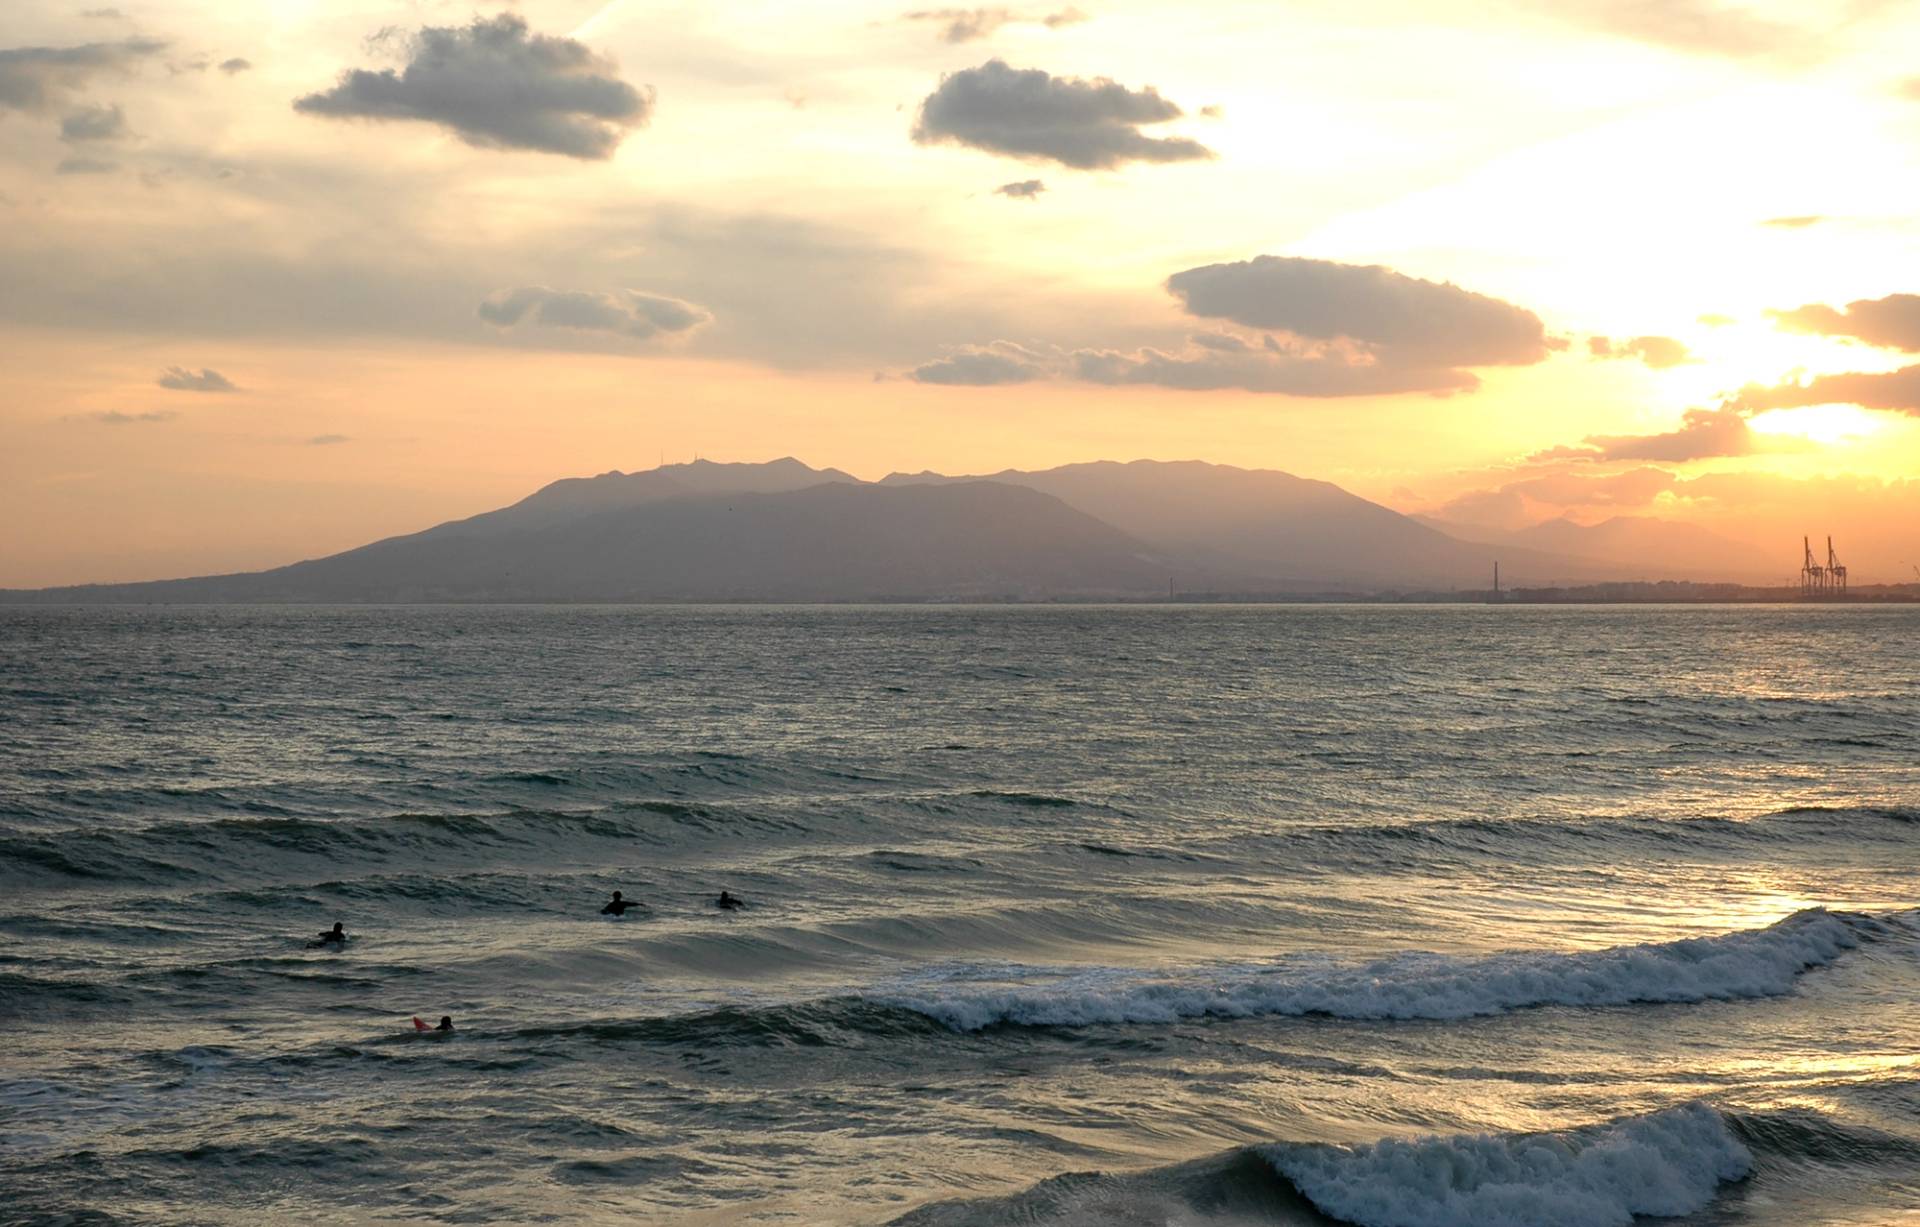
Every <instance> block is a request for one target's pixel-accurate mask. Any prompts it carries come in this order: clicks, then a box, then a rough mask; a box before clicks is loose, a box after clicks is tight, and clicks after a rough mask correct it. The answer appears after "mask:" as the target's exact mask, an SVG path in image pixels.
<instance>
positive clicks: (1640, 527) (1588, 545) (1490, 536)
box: [1418, 516, 1792, 583]
mask: <svg viewBox="0 0 1920 1227" xmlns="http://www.w3.org/2000/svg"><path fill="white" fill-rule="evenodd" d="M1418 518H1419V519H1420V520H1421V522H1422V523H1425V524H1428V525H1430V526H1432V527H1434V528H1437V529H1439V530H1440V531H1442V532H1448V533H1452V534H1454V535H1457V536H1459V537H1460V538H1462V539H1463V540H1470V541H1480V542H1484V543H1486V544H1489V545H1496V546H1507V547H1514V546H1517V547H1520V548H1524V549H1534V550H1546V551H1551V552H1553V553H1557V554H1562V555H1566V556H1568V557H1572V558H1580V559H1586V560H1588V561H1590V562H1593V563H1597V564H1604V565H1605V566H1607V567H1608V568H1609V569H1610V570H1611V571H1612V572H1613V573H1614V574H1616V575H1617V576H1619V577H1621V578H1626V579H1661V578H1687V579H1695V580H1700V581H1703V582H1705V581H1737V582H1745V583H1768V582H1774V583H1777V582H1779V574H1777V573H1783V572H1784V571H1788V570H1791V569H1792V568H1791V565H1788V566H1786V567H1782V566H1780V565H1777V562H1778V560H1774V559H1769V558H1766V557H1764V556H1763V555H1761V554H1760V553H1759V551H1757V550H1755V549H1754V548H1753V547H1752V546H1750V545H1747V544H1745V543H1744V542H1740V541H1735V540H1733V539H1732V538H1729V537H1723V536H1721V535H1720V534H1718V533H1716V532H1713V531H1712V530H1710V529H1706V528H1701V527H1700V526H1698V525H1695V524H1684V523H1681V522H1679V521H1677V520H1663V519H1660V518H1658V517H1655V516H1614V517H1613V518H1611V519H1608V520H1602V521H1601V522H1600V523H1598V524H1581V523H1579V522H1577V521H1575V520H1571V519H1568V518H1566V517H1564V516H1562V517H1560V518H1559V519H1554V520H1548V521H1546V522H1544V523H1541V524H1534V525H1531V526H1529V527H1527V528H1521V529H1502V528H1493V527H1489V526H1485V525H1467V524H1453V523H1450V522H1448V521H1445V520H1437V519H1432V518H1428V517H1424V516H1423V517H1418Z"/></svg>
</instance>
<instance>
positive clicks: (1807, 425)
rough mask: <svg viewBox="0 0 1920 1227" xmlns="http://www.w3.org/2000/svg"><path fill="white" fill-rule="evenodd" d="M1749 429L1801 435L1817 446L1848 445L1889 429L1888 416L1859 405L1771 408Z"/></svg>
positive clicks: (1749, 422) (1752, 421) (1771, 433)
mask: <svg viewBox="0 0 1920 1227" xmlns="http://www.w3.org/2000/svg"><path fill="white" fill-rule="evenodd" d="M1747 426H1748V428H1749V429H1751V430H1753V431H1754V432H1755V433H1758V434H1763V435H1797V436H1799V437H1800V438H1802V439H1811V440H1813V441H1814V442H1815V443H1846V442H1851V441H1853V440H1855V439H1861V438H1865V437H1867V436H1869V435H1874V434H1878V433H1880V432H1881V431H1882V430H1884V429H1886V426H1887V422H1886V418H1885V415H1883V414H1877V413H1874V412H1872V411H1870V410H1867V409H1862V408H1860V407H1859V406H1858V405H1808V406H1806V407H1805V408H1801V409H1769V410H1768V411H1767V412H1765V413H1760V414H1755V415H1754V416H1753V417H1752V418H1751V419H1749V420H1748V422H1747Z"/></svg>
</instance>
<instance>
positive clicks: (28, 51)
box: [0, 38, 167, 112]
mask: <svg viewBox="0 0 1920 1227" xmlns="http://www.w3.org/2000/svg"><path fill="white" fill-rule="evenodd" d="M166 47H167V45H166V44H165V43H163V42H159V41H156V40H154V39H150V38H129V39H126V40H125V41H123V42H117V43H83V44H81V45H79V46H77V47H9V48H6V49H4V50H0V108H10V109H12V110H16V111H29V112H42V111H45V110H47V109H48V108H50V107H52V106H54V105H55V104H57V103H58V102H59V101H60V100H61V99H62V98H65V97H67V96H68V95H70V94H72V93H74V92H75V91H77V90H79V89H81V88H82V87H83V86H85V85H86V83H87V81H88V80H89V79H90V78H92V77H95V76H99V75H101V74H103V73H124V72H127V71H130V70H131V69H132V68H133V67H134V66H135V65H136V64H138V63H139V62H140V61H141V60H143V59H145V58H146V57H148V56H152V55H157V54H159V53H160V52H162V51H164V50H166Z"/></svg>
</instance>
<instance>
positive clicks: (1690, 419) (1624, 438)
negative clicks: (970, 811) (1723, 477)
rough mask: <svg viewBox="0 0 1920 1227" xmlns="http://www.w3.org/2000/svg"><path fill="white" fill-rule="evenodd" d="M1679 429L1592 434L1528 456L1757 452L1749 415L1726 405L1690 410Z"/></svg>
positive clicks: (1678, 457) (1672, 457) (1668, 457)
mask: <svg viewBox="0 0 1920 1227" xmlns="http://www.w3.org/2000/svg"><path fill="white" fill-rule="evenodd" d="M1680 421H1681V425H1680V429H1678V430H1670V431H1667V432H1665V433H1663V434H1653V435H1588V436H1587V439H1586V442H1585V444H1584V445H1582V446H1579V447H1554V448H1549V449H1547V450H1546V451H1544V452H1536V453H1534V454H1533V455H1531V456H1529V457H1527V459H1528V460H1529V461H1534V462H1538V461H1547V460H1593V461H1602V460H1665V461H1670V462H1675V463H1677V462H1680V461H1684V460H1706V459H1709V458H1711V457H1714V456H1746V455H1749V454H1751V453H1752V451H1753V432H1752V431H1751V430H1749V429H1748V428H1747V415H1746V414H1745V413H1744V412H1742V411H1741V410H1740V409H1738V408H1736V407H1733V406H1730V405H1723V406H1721V407H1720V408H1718V409H1689V410H1687V411H1686V413H1684V414H1683V415H1681V419H1680Z"/></svg>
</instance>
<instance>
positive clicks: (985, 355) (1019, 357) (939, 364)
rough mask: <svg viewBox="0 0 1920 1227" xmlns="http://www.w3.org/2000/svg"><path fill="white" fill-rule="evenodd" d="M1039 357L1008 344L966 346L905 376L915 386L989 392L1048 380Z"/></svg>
mask: <svg viewBox="0 0 1920 1227" xmlns="http://www.w3.org/2000/svg"><path fill="white" fill-rule="evenodd" d="M1042 363H1043V359H1042V358H1041V356H1040V355H1038V354H1036V353H1034V352H1033V351H1032V350H1029V349H1027V348H1025V347H1024V346H1020V345H1016V344H1014V343H1013V342H1011V341H996V342H994V343H993V344H992V345H989V346H984V347H976V346H968V347H966V348H963V349H960V350H956V351H955V352H954V353H951V354H949V355H947V356H946V357H944V358H938V359H935V360H934V361H932V362H927V363H923V364H921V365H920V366H917V367H915V368H913V370H912V371H910V372H908V374H907V378H909V379H911V380H913V381H915V382H916V383H934V384H946V385H949V386H953V387H970V388H988V387H995V386H998V385H1000V384H1009V383H1031V382H1033V381H1034V380H1036V379H1045V378H1048V376H1049V372H1048V371H1047V369H1046V368H1045V366H1043V364H1042Z"/></svg>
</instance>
